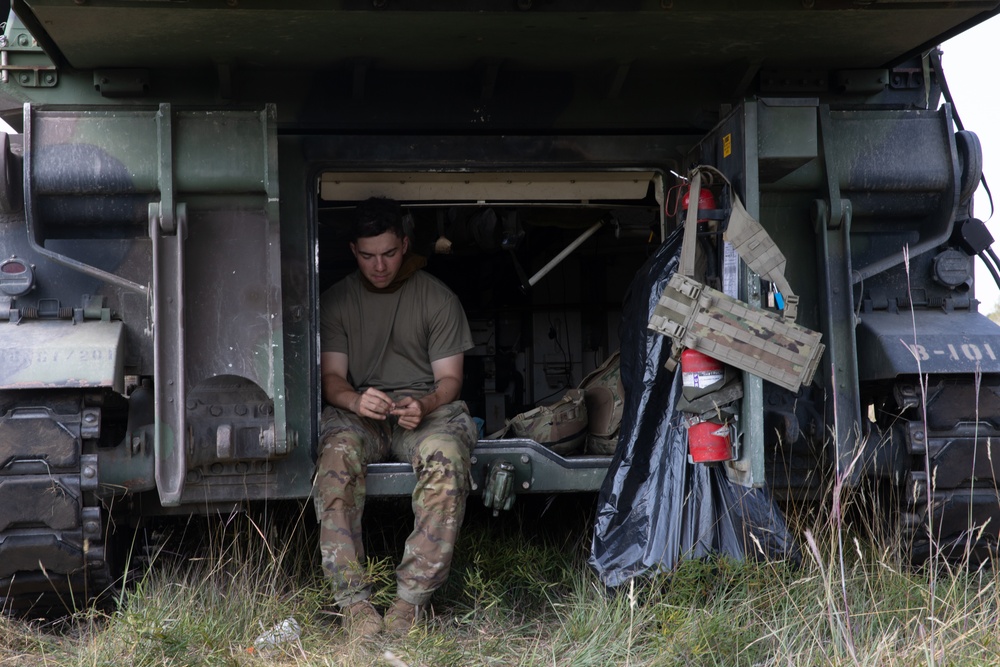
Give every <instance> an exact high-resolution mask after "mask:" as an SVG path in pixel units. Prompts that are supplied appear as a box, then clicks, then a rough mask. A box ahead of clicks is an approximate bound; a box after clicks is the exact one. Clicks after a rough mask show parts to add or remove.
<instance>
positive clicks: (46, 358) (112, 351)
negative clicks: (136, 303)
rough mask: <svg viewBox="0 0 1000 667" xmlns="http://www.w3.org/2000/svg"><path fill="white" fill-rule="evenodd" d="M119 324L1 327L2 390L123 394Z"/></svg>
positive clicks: (58, 322) (55, 323) (54, 323)
mask: <svg viewBox="0 0 1000 667" xmlns="http://www.w3.org/2000/svg"><path fill="white" fill-rule="evenodd" d="M124 331H125V329H124V326H123V325H122V323H121V322H105V321H101V322H79V323H73V322H70V321H66V320H38V321H29V322H22V323H21V324H16V325H15V324H3V325H0V389H61V388H84V387H110V388H111V389H114V390H115V391H117V392H119V393H120V392H122V391H123V390H124V370H123V369H124V359H125V351H124V347H125V333H124Z"/></svg>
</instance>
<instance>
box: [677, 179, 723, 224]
mask: <svg viewBox="0 0 1000 667" xmlns="http://www.w3.org/2000/svg"><path fill="white" fill-rule="evenodd" d="M690 201H691V189H690V188H688V189H686V190H684V195H683V196H682V197H681V215H685V214H686V213H687V209H688V203H689V202H690ZM714 208H715V195H713V194H712V191H711V190H709V189H708V188H706V187H705V186H704V185H703V186H702V188H701V190H699V191H698V211H699V212H701V211H710V210H712V209H714ZM698 222H708V218H701V217H699V218H698Z"/></svg>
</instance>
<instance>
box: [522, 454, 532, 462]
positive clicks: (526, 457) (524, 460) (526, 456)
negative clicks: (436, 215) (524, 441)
mask: <svg viewBox="0 0 1000 667" xmlns="http://www.w3.org/2000/svg"><path fill="white" fill-rule="evenodd" d="M530 460H531V459H529V458H528V455H527V454H521V463H527V462H528V461H530Z"/></svg>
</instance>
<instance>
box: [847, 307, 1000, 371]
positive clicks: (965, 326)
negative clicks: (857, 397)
mask: <svg viewBox="0 0 1000 667" xmlns="http://www.w3.org/2000/svg"><path fill="white" fill-rule="evenodd" d="M857 341H858V342H857V345H858V373H859V378H860V379H861V381H866V380H888V379H893V378H895V377H897V376H899V375H913V374H917V373H921V374H923V373H975V372H976V371H977V370H978V371H979V372H981V373H997V372H1000V326H998V325H997V324H996V323H994V322H992V321H991V320H990V319H988V318H987V317H985V316H984V315H981V314H979V313H975V312H955V311H952V312H944V311H940V310H939V311H917V312H914V313H912V314H911V313H910V312H909V311H902V310H901V311H899V312H895V313H893V312H888V311H885V312H883V311H879V312H874V313H863V314H862V315H861V321H860V323H859V324H858V331H857Z"/></svg>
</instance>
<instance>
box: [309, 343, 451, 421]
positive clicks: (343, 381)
mask: <svg viewBox="0 0 1000 667" xmlns="http://www.w3.org/2000/svg"><path fill="white" fill-rule="evenodd" d="M319 363H320V374H321V376H322V386H323V400H325V401H326V402H327V403H329V404H330V405H332V406H334V407H338V408H340V409H341V410H349V411H350V412H353V413H354V414H356V415H361V416H362V417H371V418H372V419H385V417H386V415H388V414H389V412H390V411H391V410H392V409H393V407H394V406H393V402H392V399H391V398H389V396H388V395H386V394H384V393H382V392H381V391H379V390H378V389H375V388H374V387H369V388H368V389H366V390H365V391H364V392H363V393H359V392H358V391H357V390H356V389H355V388H354V386H353V385H352V384H351V383H350V382H348V381H347V369H348V363H347V355H346V354H344V353H343V352H323V353H322V354H321V355H320V359H319ZM459 377H461V376H459Z"/></svg>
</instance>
